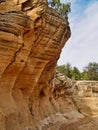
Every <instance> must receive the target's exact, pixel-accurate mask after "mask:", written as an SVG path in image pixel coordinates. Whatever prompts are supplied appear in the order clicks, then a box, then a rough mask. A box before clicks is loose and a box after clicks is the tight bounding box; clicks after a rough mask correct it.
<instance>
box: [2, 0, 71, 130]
mask: <svg viewBox="0 0 98 130" xmlns="http://www.w3.org/2000/svg"><path fill="white" fill-rule="evenodd" d="M69 37H70V28H69V26H68V24H67V21H65V20H64V19H63V18H62V17H61V16H60V14H59V13H58V12H56V11H55V10H54V9H51V8H48V6H47V2H46V0H43V1H42V0H1V1H0V120H1V121H0V127H1V128H0V129H2V130H28V129H29V130H33V129H41V127H43V126H41V125H40V122H41V121H43V120H44V119H45V117H46V118H47V117H48V116H49V115H52V114H55V113H57V112H59V111H60V110H59V109H61V108H60V107H59V105H60V104H58V103H57V102H56V100H55V99H54V97H53V95H52V85H51V84H52V83H51V81H52V79H53V77H54V74H55V66H56V63H57V60H58V58H59V56H60V52H61V49H62V47H63V46H64V44H65V42H66V41H67V40H68V38H69ZM63 107H64V106H63Z"/></svg>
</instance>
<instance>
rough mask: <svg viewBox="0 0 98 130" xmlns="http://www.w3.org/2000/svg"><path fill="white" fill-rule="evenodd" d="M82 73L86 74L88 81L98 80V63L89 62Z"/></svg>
mask: <svg viewBox="0 0 98 130" xmlns="http://www.w3.org/2000/svg"><path fill="white" fill-rule="evenodd" d="M84 71H85V72H86V73H87V74H88V77H89V80H98V63H96V62H90V63H89V64H88V65H87V66H86V67H85V68H84Z"/></svg>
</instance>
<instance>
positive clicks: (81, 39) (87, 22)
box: [59, 1, 98, 69]
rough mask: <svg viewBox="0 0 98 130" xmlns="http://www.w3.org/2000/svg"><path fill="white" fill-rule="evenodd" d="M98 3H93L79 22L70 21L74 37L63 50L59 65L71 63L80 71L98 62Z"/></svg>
mask: <svg viewBox="0 0 98 130" xmlns="http://www.w3.org/2000/svg"><path fill="white" fill-rule="evenodd" d="M97 11H98V1H95V2H92V3H90V4H89V6H88V7H87V8H86V10H84V12H83V13H81V16H79V18H78V20H77V21H76V19H75V17H76V15H77V14H76V15H75V16H74V18H72V19H71V20H70V22H73V23H71V30H72V36H71V38H70V40H69V41H68V43H67V44H66V45H65V47H64V49H63V53H62V55H61V58H60V60H59V64H66V63H67V62H70V63H71V64H72V65H73V66H77V67H78V68H79V69H81V68H82V67H84V66H85V65H87V63H88V62H93V61H95V62H98V13H97ZM71 17H72V16H71Z"/></svg>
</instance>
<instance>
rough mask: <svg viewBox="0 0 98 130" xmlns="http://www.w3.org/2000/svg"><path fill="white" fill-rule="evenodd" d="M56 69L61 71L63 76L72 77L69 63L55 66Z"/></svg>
mask: <svg viewBox="0 0 98 130" xmlns="http://www.w3.org/2000/svg"><path fill="white" fill-rule="evenodd" d="M57 71H59V72H61V73H63V74H64V75H65V76H68V77H69V78H72V67H71V65H70V63H67V64H66V65H61V66H57Z"/></svg>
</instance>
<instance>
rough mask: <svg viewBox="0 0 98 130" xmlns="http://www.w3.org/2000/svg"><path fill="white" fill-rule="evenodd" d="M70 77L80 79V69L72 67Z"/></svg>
mask: <svg viewBox="0 0 98 130" xmlns="http://www.w3.org/2000/svg"><path fill="white" fill-rule="evenodd" d="M72 78H73V79H75V80H80V79H81V73H80V71H79V70H78V68H77V67H73V69H72Z"/></svg>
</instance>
